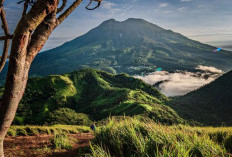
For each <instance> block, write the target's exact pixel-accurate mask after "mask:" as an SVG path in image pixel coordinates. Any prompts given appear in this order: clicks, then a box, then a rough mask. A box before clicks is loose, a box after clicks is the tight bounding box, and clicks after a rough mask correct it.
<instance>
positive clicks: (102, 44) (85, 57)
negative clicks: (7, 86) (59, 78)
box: [0, 18, 232, 80]
mask: <svg viewBox="0 0 232 157" xmlns="http://www.w3.org/2000/svg"><path fill="white" fill-rule="evenodd" d="M214 49H216V48H215V47H212V46H209V45H206V44H202V43H200V42H197V41H194V40H190V39H188V38H186V37H185V36H183V35H181V34H179V33H175V32H173V31H171V30H166V29H163V28H161V27H159V26H157V25H155V24H152V23H149V22H147V21H145V20H142V19H132V18H131V19H128V20H125V21H122V22H119V21H115V20H113V19H111V20H108V21H105V22H103V23H102V24H101V25H99V26H98V27H96V28H94V29H92V30H90V31H89V32H88V33H86V34H84V35H82V36H80V37H78V38H76V39H74V40H72V41H69V42H67V43H65V44H63V45H62V46H59V47H57V48H54V49H51V50H49V51H46V52H43V53H40V54H39V55H38V56H37V57H36V58H35V60H34V62H33V63H32V67H31V70H30V75H31V76H45V75H50V74H63V73H67V72H72V71H74V70H80V69H83V68H95V69H102V70H104V71H108V72H111V73H127V74H130V75H133V74H141V73H146V72H154V71H155V69H156V68H157V67H161V68H162V69H164V70H167V71H172V70H177V69H179V70H189V71H193V70H195V67H196V66H198V65H205V66H214V67H216V68H219V69H222V70H224V71H228V70H231V66H232V53H231V52H228V51H224V50H222V51H220V52H216V53H215V52H213V50H214ZM6 67H7V66H6ZM5 73H6V68H5ZM4 76H5V75H4V72H3V73H2V74H0V78H1V80H3V78H4Z"/></svg>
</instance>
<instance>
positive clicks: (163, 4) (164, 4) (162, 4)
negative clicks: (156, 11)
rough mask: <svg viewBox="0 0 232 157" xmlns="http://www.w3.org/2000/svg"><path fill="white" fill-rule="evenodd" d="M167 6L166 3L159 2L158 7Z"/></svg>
mask: <svg viewBox="0 0 232 157" xmlns="http://www.w3.org/2000/svg"><path fill="white" fill-rule="evenodd" d="M167 6H168V3H160V4H159V8H165V7H167Z"/></svg>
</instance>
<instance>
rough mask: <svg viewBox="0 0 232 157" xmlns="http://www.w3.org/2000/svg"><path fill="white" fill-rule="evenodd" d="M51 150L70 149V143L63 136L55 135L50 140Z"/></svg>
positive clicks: (65, 136) (66, 137)
mask: <svg viewBox="0 0 232 157" xmlns="http://www.w3.org/2000/svg"><path fill="white" fill-rule="evenodd" d="M51 144H52V148H55V149H71V148H72V143H71V142H70V140H69V138H68V136H67V135H65V134H56V135H54V137H53V138H52V139H51Z"/></svg>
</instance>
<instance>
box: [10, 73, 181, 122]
mask: <svg viewBox="0 0 232 157" xmlns="http://www.w3.org/2000/svg"><path fill="white" fill-rule="evenodd" d="M167 100H168V99H167V98H166V97H165V96H164V95H162V94H161V93H160V92H159V91H157V90H156V89H155V88H154V87H152V86H150V85H148V84H146V83H144V82H143V81H142V80H139V79H135V78H133V77H129V76H128V75H126V74H119V75H113V74H110V73H106V72H103V71H99V70H91V69H86V70H81V71H77V72H73V73H68V74H64V75H51V76H47V77H43V78H32V79H29V81H28V85H27V88H26V91H25V94H24V97H23V99H22V101H21V103H20V105H19V109H18V111H17V115H16V119H15V122H14V123H15V124H33V125H35V124H36V125H43V124H56V123H61V124H67V122H69V121H70V120H72V121H73V123H74V124H80V122H79V121H85V122H82V123H88V121H89V120H88V117H89V118H90V119H91V120H101V119H104V118H107V117H109V116H110V115H112V116H113V115H118V116H123V115H126V116H134V115H140V116H142V117H150V118H152V119H153V120H155V121H159V122H161V123H168V124H172V123H180V122H183V120H182V119H181V118H180V117H179V116H178V115H177V114H176V113H175V112H174V111H173V110H172V109H171V108H169V107H168V106H166V105H165V102H166V101H167ZM80 113H84V114H82V115H80ZM77 114H79V115H77ZM78 117H79V119H78Z"/></svg>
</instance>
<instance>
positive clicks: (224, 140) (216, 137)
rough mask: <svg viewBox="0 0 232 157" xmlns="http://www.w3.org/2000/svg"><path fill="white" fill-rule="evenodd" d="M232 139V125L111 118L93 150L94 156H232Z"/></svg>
mask: <svg viewBox="0 0 232 157" xmlns="http://www.w3.org/2000/svg"><path fill="white" fill-rule="evenodd" d="M231 139H232V129H231V128H229V129H228V128H220V129H217V128H200V127H188V126H184V125H176V126H164V125H158V124H156V123H154V122H153V121H150V120H147V121H145V122H141V121H139V120H137V119H135V118H127V119H124V120H116V119H114V118H111V119H109V121H108V124H107V125H106V126H104V127H102V128H101V129H100V130H99V131H97V133H96V138H95V140H94V141H93V143H92V145H91V150H92V156H94V157H99V154H101V156H102V157H104V156H105V157H110V156H120V157H130V156H134V157H150V156H157V157H159V156H167V157H185V156H186V157H187V156H196V157H201V156H202V157H216V156H229V154H228V153H229V152H230V151H231V150H230V149H231V148H232V144H231ZM226 145H227V146H226ZM225 146H226V147H225Z"/></svg>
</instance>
